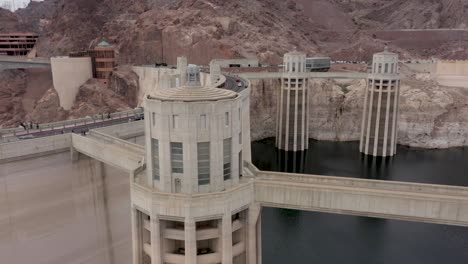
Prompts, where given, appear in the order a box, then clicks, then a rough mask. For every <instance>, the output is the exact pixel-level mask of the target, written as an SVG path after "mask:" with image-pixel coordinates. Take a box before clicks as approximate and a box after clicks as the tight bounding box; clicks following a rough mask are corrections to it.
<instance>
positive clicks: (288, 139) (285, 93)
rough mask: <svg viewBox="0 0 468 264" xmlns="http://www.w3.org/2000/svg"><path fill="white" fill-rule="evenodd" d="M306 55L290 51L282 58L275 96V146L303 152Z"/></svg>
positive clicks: (306, 116)
mask: <svg viewBox="0 0 468 264" xmlns="http://www.w3.org/2000/svg"><path fill="white" fill-rule="evenodd" d="M305 66H306V54H304V53H301V52H297V51H293V52H289V53H286V54H285V55H284V60H283V69H284V72H283V77H282V78H281V88H280V92H279V95H278V108H277V111H278V114H277V122H276V123H277V127H276V147H277V148H279V149H281V150H285V151H304V150H306V149H307V148H308V147H309V140H308V139H309V114H308V106H309V98H308V95H309V93H308V79H307V78H304V75H303V74H304V72H305Z"/></svg>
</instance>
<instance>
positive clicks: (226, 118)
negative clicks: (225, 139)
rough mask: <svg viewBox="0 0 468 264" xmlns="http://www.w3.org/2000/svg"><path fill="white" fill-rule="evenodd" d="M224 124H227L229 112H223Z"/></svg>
mask: <svg viewBox="0 0 468 264" xmlns="http://www.w3.org/2000/svg"><path fill="white" fill-rule="evenodd" d="M224 125H225V126H229V112H226V113H224Z"/></svg>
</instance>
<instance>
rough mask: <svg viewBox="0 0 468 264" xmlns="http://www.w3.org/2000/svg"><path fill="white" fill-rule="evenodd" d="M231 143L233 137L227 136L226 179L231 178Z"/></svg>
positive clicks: (225, 151)
mask: <svg viewBox="0 0 468 264" xmlns="http://www.w3.org/2000/svg"><path fill="white" fill-rule="evenodd" d="M231 144H232V139H231V138H227V139H225V140H224V141H223V176H224V180H229V179H231Z"/></svg>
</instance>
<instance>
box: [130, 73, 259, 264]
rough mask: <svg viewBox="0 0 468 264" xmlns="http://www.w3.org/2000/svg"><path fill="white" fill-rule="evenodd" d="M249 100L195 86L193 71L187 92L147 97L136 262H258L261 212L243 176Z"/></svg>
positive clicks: (135, 196) (135, 189)
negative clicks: (144, 156)
mask: <svg viewBox="0 0 468 264" xmlns="http://www.w3.org/2000/svg"><path fill="white" fill-rule="evenodd" d="M248 96H249V91H248V90H247V91H246V92H245V93H243V94H242V93H236V92H233V91H230V90H225V89H218V88H213V87H207V86H201V85H200V70H199V68H198V67H196V66H194V65H189V66H188V68H187V83H186V85H185V86H182V87H178V88H171V89H161V90H157V91H155V92H153V93H152V94H150V95H148V96H147V98H145V138H146V146H147V147H146V151H147V153H146V157H147V162H146V164H147V167H146V171H145V172H141V173H140V174H139V175H137V176H136V178H137V180H136V182H137V183H138V184H134V185H133V186H132V233H133V251H134V259H133V263H134V264H143V263H151V264H163V263H184V264H203V263H223V264H246V263H249V264H250V263H251V264H255V263H259V258H260V256H259V252H260V246H259V245H260V243H259V241H260V233H259V230H260V229H259V228H258V226H259V215H260V207H259V206H258V205H256V204H255V203H254V202H253V201H254V199H253V190H252V188H251V185H250V184H251V181H252V179H251V178H244V177H243V168H244V166H243V160H248V158H250V148H249V146H250V138H249V137H250V136H249V135H250V134H249V133H247V132H245V133H244V131H243V130H246V129H250V127H249V126H248V121H249V117H248V114H249V112H248V109H249V105H248V102H249V101H248ZM246 97H247V98H246ZM243 109H247V111H243ZM246 142H247V144H246ZM246 157H248V158H246Z"/></svg>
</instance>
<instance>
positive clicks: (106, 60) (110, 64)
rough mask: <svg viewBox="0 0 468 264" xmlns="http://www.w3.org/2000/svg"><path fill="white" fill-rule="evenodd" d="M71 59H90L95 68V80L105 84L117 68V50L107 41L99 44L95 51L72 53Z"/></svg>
mask: <svg viewBox="0 0 468 264" xmlns="http://www.w3.org/2000/svg"><path fill="white" fill-rule="evenodd" d="M69 57H90V58H91V62H92V66H93V78H96V79H100V80H103V81H104V82H105V83H107V81H108V80H109V77H110V75H111V74H112V72H113V71H114V67H115V49H114V47H113V46H112V45H110V44H109V43H108V42H106V41H102V42H101V43H99V44H98V45H97V46H96V47H95V48H94V49H91V50H87V51H76V52H71V53H70V54H69Z"/></svg>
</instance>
